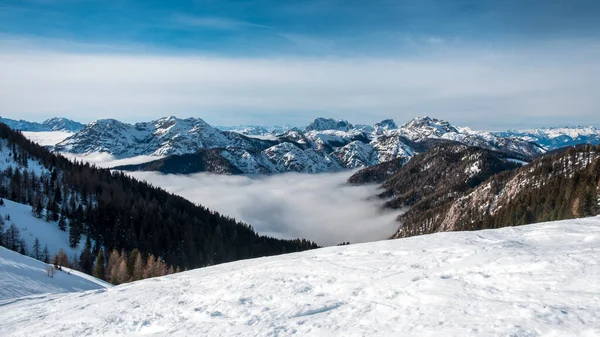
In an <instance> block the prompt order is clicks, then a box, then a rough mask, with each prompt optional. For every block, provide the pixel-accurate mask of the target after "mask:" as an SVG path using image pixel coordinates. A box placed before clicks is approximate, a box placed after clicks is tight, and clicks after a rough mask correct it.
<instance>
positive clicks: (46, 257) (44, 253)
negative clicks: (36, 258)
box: [40, 245, 50, 263]
mask: <svg viewBox="0 0 600 337" xmlns="http://www.w3.org/2000/svg"><path fill="white" fill-rule="evenodd" d="M40 260H42V261H44V263H50V252H49V251H48V245H44V250H43V251H42V256H41V257H40Z"/></svg>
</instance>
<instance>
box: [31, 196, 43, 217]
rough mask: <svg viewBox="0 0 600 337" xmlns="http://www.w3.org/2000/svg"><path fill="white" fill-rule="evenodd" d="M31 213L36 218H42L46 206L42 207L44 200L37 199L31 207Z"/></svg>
mask: <svg viewBox="0 0 600 337" xmlns="http://www.w3.org/2000/svg"><path fill="white" fill-rule="evenodd" d="M31 212H32V213H33V215H34V216H35V217H36V218H41V217H42V213H43V212H44V205H42V199H41V198H39V197H37V198H35V202H34V204H33V206H32V207H31Z"/></svg>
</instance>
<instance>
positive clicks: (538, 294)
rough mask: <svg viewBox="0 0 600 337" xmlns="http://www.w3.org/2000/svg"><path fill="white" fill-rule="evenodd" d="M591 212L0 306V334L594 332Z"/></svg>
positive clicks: (596, 225) (598, 296)
mask: <svg viewBox="0 0 600 337" xmlns="http://www.w3.org/2000/svg"><path fill="white" fill-rule="evenodd" d="M599 261H600V217H595V218H587V219H579V220H569V221H559V222H551V223H543V224H536V225H530V226H522V227H510V228H503V229H497V230H486V231H478V232H456V233H438V234H433V235H427V236H421V237H413V238H408V239H399V240H392V241H381V242H375V243H367V244H357V245H350V246H343V247H329V248H323V249H319V250H313V251H308V252H303V253H296V254H288V255H283V256H277V257H269V258H260V259H252V260H245V261H238V262H233V263H228V264H222V265H218V266H214V267H208V268H203V269H197V270H193V271H189V272H185V273H181V274H176V275H170V276H166V277H162V278H156V279H150V280H144V281H140V282H135V283H131V284H126V285H123V286H118V287H114V288H111V289H108V290H106V291H103V292H98V291H91V292H82V293H71V294H67V295H45V296H38V297H33V298H29V299H27V301H16V302H14V303H11V304H8V305H5V306H3V307H2V309H1V310H0V322H1V323H0V336H27V337H33V336H100V335H102V336H115V335H130V336H139V335H153V336H167V335H168V336H191V335H194V336H290V335H298V336H399V335H402V336H597V335H599V334H600V282H598V280H599V279H600V264H599Z"/></svg>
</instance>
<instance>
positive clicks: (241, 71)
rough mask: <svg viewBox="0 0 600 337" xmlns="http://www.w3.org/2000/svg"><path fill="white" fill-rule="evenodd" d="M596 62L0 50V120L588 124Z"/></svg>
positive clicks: (584, 49)
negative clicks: (425, 118)
mask: <svg viewBox="0 0 600 337" xmlns="http://www.w3.org/2000/svg"><path fill="white" fill-rule="evenodd" d="M599 54H600V46H598V45H597V44H595V43H589V42H586V41H579V42H577V43H575V44H573V43H557V44H555V45H545V46H534V47H532V48H529V47H522V48H520V49H513V50H510V52H506V51H502V50H491V49H487V50H485V49H482V48H461V49H459V50H456V49H447V50H445V52H444V53H436V54H430V55H426V56H410V57H409V56H404V57H395V58H391V57H388V58H374V57H355V58H340V57H321V58H315V57H305V58H299V57H285V56H281V57H279V56H273V57H262V58H234V57H206V56H200V55H188V56H182V55H179V56H173V55H169V54H161V53H156V54H154V55H147V54H140V53H137V54H136V53H133V54H132V53H130V54H122V53H118V54H105V53H97V52H89V51H86V52H84V53H81V52H73V51H64V49H63V51H51V50H45V49H39V48H36V47H30V46H27V45H18V46H15V45H14V44H10V45H7V44H4V43H2V42H1V41H0V73H1V74H2V76H3V80H2V81H0V115H3V116H6V117H19V118H36V119H38V117H39V119H43V118H46V117H49V116H52V115H56V114H59V115H67V116H69V117H73V118H76V119H79V120H82V121H89V120H92V119H96V118H99V117H113V118H119V119H126V120H127V121H139V120H148V119H151V118H156V117H161V116H164V115H171V114H176V115H179V116H182V117H184V116H198V117H202V118H205V119H206V120H207V121H208V122H210V123H214V124H222V125H227V124H241V123H267V124H273V123H287V122H290V123H306V122H307V121H308V120H310V119H311V118H314V117H316V116H319V115H328V116H332V117H339V118H346V119H349V120H351V121H353V122H355V123H372V122H375V121H377V120H380V119H383V118H395V119H397V120H398V121H404V120H408V119H410V118H412V117H414V116H417V115H422V114H430V115H434V116H437V117H439V118H445V119H448V120H450V121H452V122H454V123H457V124H468V125H471V126H476V127H486V128H504V127H521V126H539V125H541V124H545V125H548V124H572V123H577V124H590V123H595V124H597V123H598V118H597V113H598V104H599V101H598V97H597V89H598V88H599V87H600V58H598V55H599ZM292 115H293V116H294V118H295V119H294V120H291V119H290V116H292ZM298 118H301V120H298Z"/></svg>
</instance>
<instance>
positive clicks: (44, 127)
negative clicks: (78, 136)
mask: <svg viewBox="0 0 600 337" xmlns="http://www.w3.org/2000/svg"><path fill="white" fill-rule="evenodd" d="M0 123H4V124H6V125H8V127H9V128H11V129H13V130H19V131H30V132H42V131H68V132H79V131H80V130H82V129H83V128H84V127H85V125H83V124H81V123H78V122H75V121H72V120H70V119H67V118H62V117H54V118H50V119H47V120H45V121H43V122H42V123H36V122H29V121H25V120H22V119H21V120H14V119H9V118H2V117H0Z"/></svg>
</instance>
